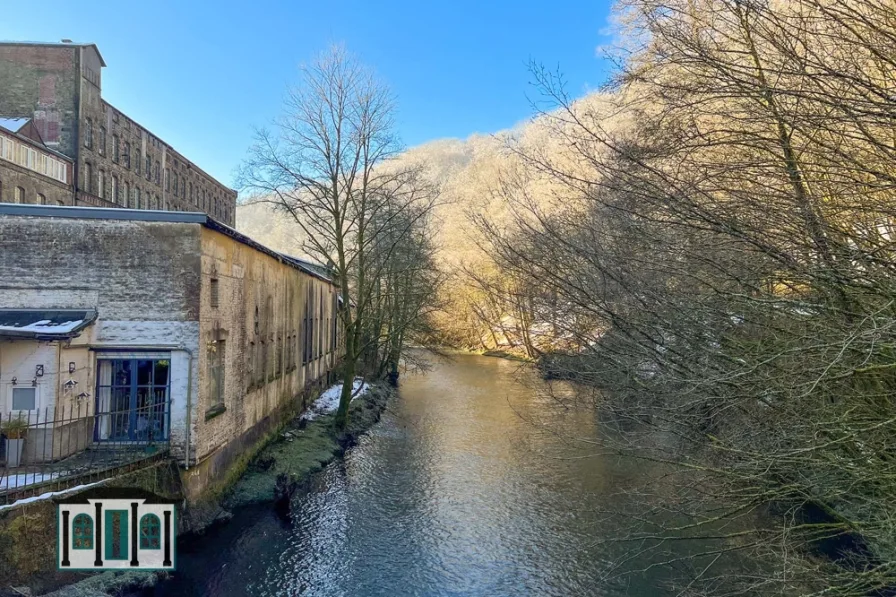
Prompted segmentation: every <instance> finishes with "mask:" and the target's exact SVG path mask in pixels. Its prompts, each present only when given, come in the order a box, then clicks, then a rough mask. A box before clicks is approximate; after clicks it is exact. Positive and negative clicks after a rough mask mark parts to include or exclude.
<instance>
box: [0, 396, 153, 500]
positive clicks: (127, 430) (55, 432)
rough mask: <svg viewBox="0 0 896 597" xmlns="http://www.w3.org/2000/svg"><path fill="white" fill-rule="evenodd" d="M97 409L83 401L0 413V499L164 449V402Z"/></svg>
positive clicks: (99, 474)
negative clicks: (135, 406)
mask: <svg viewBox="0 0 896 597" xmlns="http://www.w3.org/2000/svg"><path fill="white" fill-rule="evenodd" d="M144 403H145V404H147V406H142V407H137V408H125V409H120V410H103V409H101V410H99V411H97V410H96V409H94V408H93V405H92V404H89V403H87V402H86V401H83V402H80V403H73V404H70V405H65V406H60V407H59V408H56V409H44V410H30V411H18V412H12V413H6V414H4V413H0V504H3V503H9V502H10V501H14V500H15V499H19V497H22V496H26V495H39V494H41V493H46V492H49V491H54V490H57V489H60V488H64V487H66V486H71V485H72V481H73V480H77V479H79V478H83V479H89V480H91V482H92V481H94V480H98V479H99V478H103V477H104V476H112V475H114V474H117V472H118V470H119V469H121V468H122V467H131V466H132V465H134V464H135V463H140V462H142V461H145V460H150V459H156V458H158V457H160V456H161V455H164V454H166V453H167V452H168V448H169V421H170V413H169V409H168V403H167V401H166V402H161V403H160V402H157V401H146V402H144Z"/></svg>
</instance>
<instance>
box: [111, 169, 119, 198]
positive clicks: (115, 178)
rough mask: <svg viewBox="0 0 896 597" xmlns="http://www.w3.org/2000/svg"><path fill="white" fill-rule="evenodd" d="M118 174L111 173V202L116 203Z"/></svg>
mask: <svg viewBox="0 0 896 597" xmlns="http://www.w3.org/2000/svg"><path fill="white" fill-rule="evenodd" d="M118 199H119V197H118V176H116V175H114V174H113V175H112V203H118Z"/></svg>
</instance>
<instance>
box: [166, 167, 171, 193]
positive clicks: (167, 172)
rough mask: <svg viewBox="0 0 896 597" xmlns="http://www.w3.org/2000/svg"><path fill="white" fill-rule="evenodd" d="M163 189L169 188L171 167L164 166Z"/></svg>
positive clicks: (167, 189)
mask: <svg viewBox="0 0 896 597" xmlns="http://www.w3.org/2000/svg"><path fill="white" fill-rule="evenodd" d="M165 190H166V191H170V190H171V168H165Z"/></svg>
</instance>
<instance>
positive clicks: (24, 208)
mask: <svg viewBox="0 0 896 597" xmlns="http://www.w3.org/2000/svg"><path fill="white" fill-rule="evenodd" d="M0 216H26V217H33V218H61V219H74V220H132V221H138V222H169V223H178V224H199V225H200V226H205V227H206V228H208V229H210V230H214V231H216V232H220V233H221V234H225V235H227V236H229V237H231V238H232V239H234V240H235V241H237V242H239V243H242V244H244V245H247V246H249V247H252V248H253V249H255V250H257V251H261V252H262V253H265V254H267V255H270V256H271V257H273V258H274V259H277V260H278V261H280V262H281V263H285V264H286V265H289V266H290V267H293V268H295V269H297V270H300V271H302V272H304V273H306V274H308V275H309V276H313V277H315V278H318V279H320V280H323V281H324V282H327V283H328V284H334V285H335V282H334V281H333V279H332V277H331V276H330V275H329V271H328V270H327V269H326V268H325V267H324V266H322V265H319V264H316V263H311V262H309V261H305V260H302V259H296V258H295V257H290V256H289V255H285V254H283V253H280V252H278V251H275V250H274V249H271V248H269V247H266V246H265V245H263V244H261V243H259V242H258V241H255V240H253V239H251V238H249V237H248V236H246V235H245V234H243V233H241V232H238V231H237V230H235V229H233V228H231V227H230V226H228V225H226V224H222V223H221V222H219V221H217V220H215V219H213V218H212V217H210V216H209V215H208V214H205V213H202V212H192V211H160V210H149V209H122V208H117V207H71V206H63V205H23V204H18V203H0Z"/></svg>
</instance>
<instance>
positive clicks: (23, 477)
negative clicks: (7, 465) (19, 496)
mask: <svg viewBox="0 0 896 597" xmlns="http://www.w3.org/2000/svg"><path fill="white" fill-rule="evenodd" d="M58 476H59V473H22V474H19V475H9V476H6V477H0V490H4V489H18V488H20V487H27V486H29V485H36V484H38V483H43V482H44V481H52V480H53V479H55V478H56V477H58Z"/></svg>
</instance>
